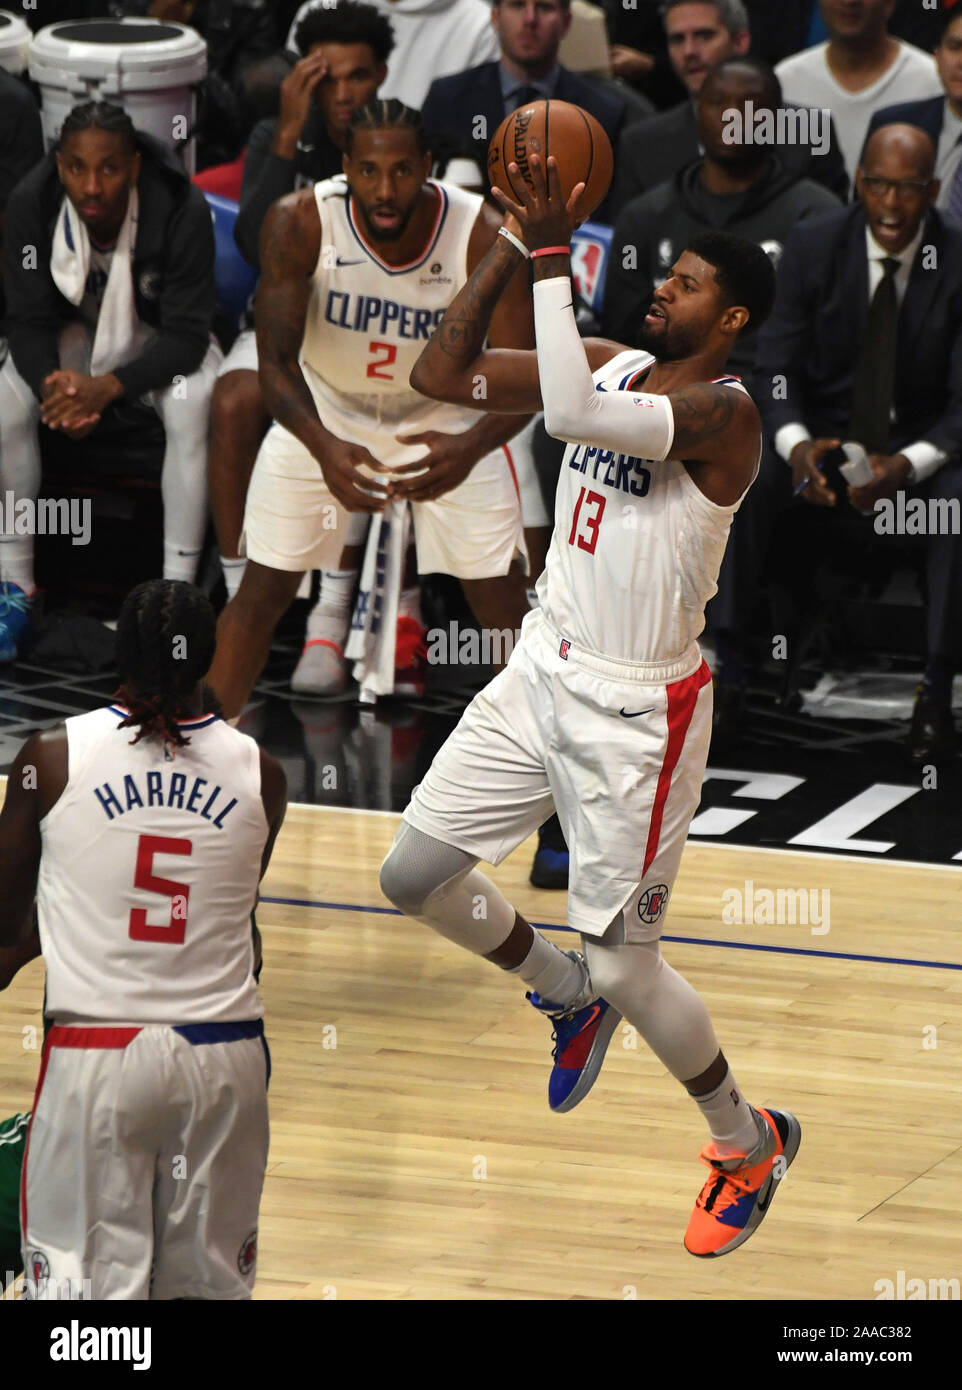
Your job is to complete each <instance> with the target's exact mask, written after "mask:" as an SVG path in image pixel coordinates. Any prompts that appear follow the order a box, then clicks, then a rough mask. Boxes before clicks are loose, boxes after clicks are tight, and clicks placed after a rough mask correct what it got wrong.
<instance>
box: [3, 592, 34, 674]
mask: <svg viewBox="0 0 962 1390" xmlns="http://www.w3.org/2000/svg"><path fill="white" fill-rule="evenodd" d="M32 606H33V597H32V596H30V597H28V596H27V595H26V594H25V593H24V591H23V590H22V589H21V588H20V587H19V586H18V585H17V584H11V583H9V581H7V580H4V581H3V583H0V663H2V662H7V661H16V659H17V649H18V647H19V646H20V643H21V641H22V640H23V638H24V636H25V634H26V632H27V630H28V629H29V627H30V609H31V607H32Z"/></svg>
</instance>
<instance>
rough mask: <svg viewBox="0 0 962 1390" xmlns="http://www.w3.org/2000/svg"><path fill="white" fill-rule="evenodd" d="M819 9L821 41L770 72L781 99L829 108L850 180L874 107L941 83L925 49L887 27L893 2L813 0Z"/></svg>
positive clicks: (933, 90)
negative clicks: (826, 35) (826, 34)
mask: <svg viewBox="0 0 962 1390" xmlns="http://www.w3.org/2000/svg"><path fill="white" fill-rule="evenodd" d="M820 8H821V12H822V18H823V20H824V21H825V27H826V28H827V29H828V32H829V40H828V43H822V44H818V45H816V47H814V48H809V49H806V50H805V51H804V52H803V53H796V54H795V55H794V56H793V57H791V58H786V59H785V60H784V61H783V62H781V63H779V64H778V67H777V68H776V69H775V71H776V74H777V76H778V79H779V81H780V82H781V84H782V95H783V97H784V100H785V101H786V102H787V103H789V104H793V105H803V106H818V107H827V108H828V109H830V110H831V112H832V115H833V116H834V118H835V127H836V129H837V131H838V136H839V143H840V145H841V147H842V154H843V155H844V158H845V167H846V169H847V170H848V174H849V177H850V178H851V179H853V180H854V177H855V170H856V168H857V167H858V161H859V156H860V154H861V152H862V146H863V145H864V143H865V136H866V133H867V131H868V127H869V122H870V121H871V119H872V116H873V115H874V114H875V112H876V111H878V110H879V109H880V108H882V107H883V106H892V105H894V104H895V103H896V102H903V101H922V100H924V99H925V98H926V97H938V96H941V95H942V84H941V82H940V81H939V74H938V71H937V69H936V66H935V59H934V58H933V57H932V56H931V55H930V54H928V53H923V52H922V50H921V49H920V48H916V47H915V46H914V45H913V44H910V43H905V42H904V41H903V40H901V39H896V38H893V37H892V35H891V34H890V33H889V31H888V21H889V19H890V18H891V15H892V11H893V9H894V8H895V0H860V3H859V4H857V5H856V4H853V3H852V0H820Z"/></svg>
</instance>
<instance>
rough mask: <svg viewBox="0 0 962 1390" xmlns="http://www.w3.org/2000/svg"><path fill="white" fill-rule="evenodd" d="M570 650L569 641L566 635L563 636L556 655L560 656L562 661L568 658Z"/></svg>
mask: <svg viewBox="0 0 962 1390" xmlns="http://www.w3.org/2000/svg"><path fill="white" fill-rule="evenodd" d="M570 651H571V643H570V642H569V641H568V639H567V637H565V638H563V639H562V642H561V646H560V647H559V648H558V655H559V656H560V657H561V660H562V661H567V660H568V653H569V652H570Z"/></svg>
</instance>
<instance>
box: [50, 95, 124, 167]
mask: <svg viewBox="0 0 962 1390" xmlns="http://www.w3.org/2000/svg"><path fill="white" fill-rule="evenodd" d="M78 130H106V131H109V132H110V133H111V134H112V135H125V136H126V137H127V140H128V141H129V142H130V152H131V154H133V153H134V151H135V150H136V149H137V132H136V130H135V129H134V123H133V121H132V120H131V119H130V117H129V116H128V115H127V112H126V111H125V110H124V108H123V107H122V106H115V105H114V104H113V102H110V101H85V102H83V103H82V105H80V106H75V107H74V108H73V110H72V111H70V112H69V113H68V114H67V115H66V116H65V117H64V122H63V125H62V126H61V127H60V135H59V136H58V138H57V149H58V150H62V149H63V144H64V141H65V140H66V138H67V136H68V135H74V134H75V133H76V132H77V131H78Z"/></svg>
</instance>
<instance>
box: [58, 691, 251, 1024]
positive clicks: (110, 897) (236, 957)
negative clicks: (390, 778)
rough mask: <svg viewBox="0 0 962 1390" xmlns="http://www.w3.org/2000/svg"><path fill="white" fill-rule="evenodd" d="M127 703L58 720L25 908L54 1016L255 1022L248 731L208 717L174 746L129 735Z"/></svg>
mask: <svg viewBox="0 0 962 1390" xmlns="http://www.w3.org/2000/svg"><path fill="white" fill-rule="evenodd" d="M125 714H126V710H124V709H122V708H121V707H120V706H112V707H111V708H109V709H98V710H93V711H91V712H90V713H89V714H81V715H78V716H77V717H76V718H73V719H68V720H66V722H65V728H66V731H67V747H68V778H67V785H66V787H65V788H64V790H63V793H62V795H61V796H60V798H59V800H58V801H57V802H56V804H55V805H54V806H53V807H52V808H51V810H50V811H49V813H48V814H47V815H46V816H45V817H44V819H43V820H42V821H41V823H40V833H41V838H42V846H43V853H42V857H41V861H40V876H39V879H38V882H37V916H38V921H39V925H40V940H41V944H42V946H43V954H44V960H45V962H46V967H47V1013H48V1014H49V1015H50V1016H51V1017H52V1018H54V1019H56V1020H57V1022H60V1023H70V1022H75V1021H83V1022H93V1023H95V1022H98V1021H105V1022H111V1023H121V1022H122V1023H131V1024H138V1023H140V1024H146V1023H167V1024H189V1023H215V1022H227V1021H237V1022H241V1021H249V1020H252V1019H258V1018H261V1017H262V1016H263V1012H264V1010H263V1005H262V1003H261V1000H260V996H259V994H258V991H257V986H256V984H255V982H254V977H253V943H252V940H251V926H250V913H251V910H252V908H253V906H254V902H255V899H256V895H257V885H258V882H259V880H260V871H261V857H262V855H263V852H264V846H265V845H266V843H267V837H268V834H269V827H268V824H267V817H266V815H265V812H264V806H263V802H262V800H261V773H260V752H259V750H258V747H257V744H256V743H255V742H254V740H253V739H251V738H248V737H247V735H246V734H241V733H239V732H238V731H237V730H236V729H232V728H231V727H230V726H229V725H227V724H225V723H224V722H223V720H221V719H218V718H217V717H216V716H215V715H204V716H200V717H198V718H196V719H185V720H178V725H179V727H180V729H181V732H182V733H183V734H184V735H185V737H187V738H189V739H190V743H189V745H188V746H187V747H186V748H178V749H176V750H173V752H172V753H171V752H170V751H167V752H165V750H164V746H163V745H162V743H161V741H160V740H159V739H156V738H144V739H141V740H140V742H139V743H135V744H134V743H132V742H131V740H132V739H133V738H134V736H135V734H136V732H137V731H136V730H135V729H131V728H127V729H121V728H119V727H118V725H119V723H120V720H121V719H123V718H124V716H125Z"/></svg>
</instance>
